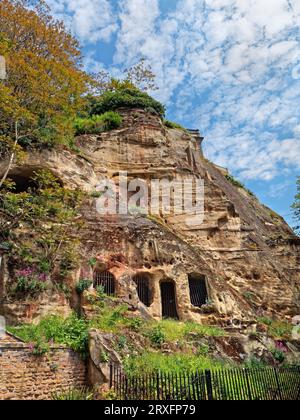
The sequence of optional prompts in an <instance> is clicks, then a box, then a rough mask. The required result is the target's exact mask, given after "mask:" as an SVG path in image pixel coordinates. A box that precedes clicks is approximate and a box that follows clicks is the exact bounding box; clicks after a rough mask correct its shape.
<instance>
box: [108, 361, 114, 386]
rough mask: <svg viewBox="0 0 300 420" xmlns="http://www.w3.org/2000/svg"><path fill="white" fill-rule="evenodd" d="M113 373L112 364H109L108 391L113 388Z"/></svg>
mask: <svg viewBox="0 0 300 420" xmlns="http://www.w3.org/2000/svg"><path fill="white" fill-rule="evenodd" d="M113 372H114V367H113V364H112V363H110V365H109V388H110V389H111V388H112V387H113Z"/></svg>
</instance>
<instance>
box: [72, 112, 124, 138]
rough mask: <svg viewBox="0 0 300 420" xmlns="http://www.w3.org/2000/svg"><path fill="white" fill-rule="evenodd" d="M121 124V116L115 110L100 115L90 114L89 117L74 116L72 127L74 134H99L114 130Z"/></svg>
mask: <svg viewBox="0 0 300 420" xmlns="http://www.w3.org/2000/svg"><path fill="white" fill-rule="evenodd" d="M121 124H122V117H121V115H119V114H118V113H117V112H112V111H109V112H105V113H104V114H102V115H92V116H91V117H89V118H76V120H75V122H74V129H75V133H76V135H81V134H100V133H103V132H104V131H110V130H114V129H116V128H119V127H120V126H121Z"/></svg>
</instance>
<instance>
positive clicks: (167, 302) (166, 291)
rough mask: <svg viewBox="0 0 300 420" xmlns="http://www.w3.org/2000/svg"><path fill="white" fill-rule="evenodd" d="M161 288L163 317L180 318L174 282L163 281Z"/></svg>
mask: <svg viewBox="0 0 300 420" xmlns="http://www.w3.org/2000/svg"><path fill="white" fill-rule="evenodd" d="M160 290H161V303H162V316H163V318H174V319H179V316H178V313H177V307H176V294H175V285H174V283H172V282H163V283H161V285H160Z"/></svg>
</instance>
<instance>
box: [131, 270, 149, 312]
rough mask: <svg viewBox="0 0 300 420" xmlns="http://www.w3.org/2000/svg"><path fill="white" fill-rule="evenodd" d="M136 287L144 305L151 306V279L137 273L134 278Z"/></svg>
mask: <svg viewBox="0 0 300 420" xmlns="http://www.w3.org/2000/svg"><path fill="white" fill-rule="evenodd" d="M133 280H134V282H135V284H136V287H137V293H138V296H139V299H140V301H141V302H143V304H144V305H146V306H148V307H149V306H150V305H151V291H150V284H149V279H148V278H147V277H145V276H141V275H137V276H135V277H134V278H133Z"/></svg>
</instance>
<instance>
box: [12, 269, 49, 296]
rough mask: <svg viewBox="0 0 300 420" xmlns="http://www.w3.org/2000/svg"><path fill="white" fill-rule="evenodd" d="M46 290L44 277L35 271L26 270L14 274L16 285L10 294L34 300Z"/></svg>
mask: <svg viewBox="0 0 300 420" xmlns="http://www.w3.org/2000/svg"><path fill="white" fill-rule="evenodd" d="M46 288H47V285H46V277H45V275H44V274H41V273H38V272H37V271H36V270H34V269H31V268H27V269H24V270H20V271H18V272H17V273H16V285H15V286H14V288H13V290H12V292H13V294H15V295H21V296H30V297H32V298H34V297H35V296H37V295H38V294H40V293H41V292H43V291H45V290H46Z"/></svg>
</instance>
